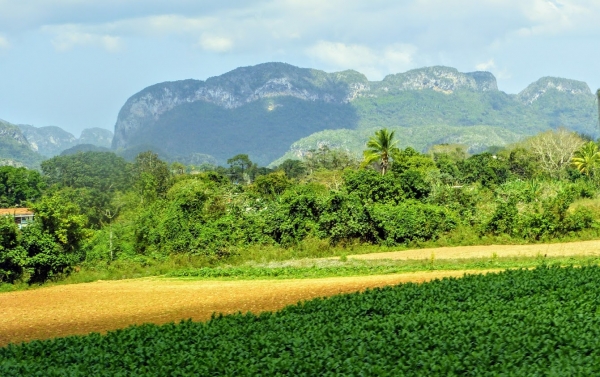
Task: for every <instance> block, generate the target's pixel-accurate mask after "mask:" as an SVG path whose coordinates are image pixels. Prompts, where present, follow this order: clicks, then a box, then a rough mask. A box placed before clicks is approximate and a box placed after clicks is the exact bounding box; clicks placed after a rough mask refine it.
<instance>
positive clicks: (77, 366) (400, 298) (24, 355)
mask: <svg viewBox="0 0 600 377" xmlns="http://www.w3.org/2000/svg"><path fill="white" fill-rule="evenodd" d="M599 308H600V268H598V267H596V266H586V267H582V268H574V267H569V268H558V267H539V268H536V269H534V270H511V271H505V272H503V273H500V274H488V275H467V276H465V277H463V278H460V279H453V278H447V279H443V280H436V281H432V282H429V283H425V284H420V285H419V284H402V285H399V286H395V287H387V288H381V289H374V290H368V291H366V292H363V293H355V294H346V295H339V296H334V297H331V298H328V299H316V300H311V301H308V302H302V303H299V304H297V305H294V306H289V307H287V308H285V309H283V310H281V311H279V312H276V313H265V314H261V315H253V314H237V315H228V316H215V317H213V319H211V320H210V321H208V322H206V323H194V322H191V321H185V322H182V323H180V324H168V325H164V326H155V325H143V326H137V327H130V328H127V329H124V330H119V331H114V332H110V333H108V334H106V335H99V334H92V335H89V336H83V337H69V338H62V339H54V340H49V341H34V342H31V343H28V344H23V345H10V346H8V347H5V348H1V349H0V375H2V376H21V375H44V376H59V375H60V376H62V375H70V376H78V375H93V376H119V375H144V376H146V375H147V376H164V375H170V376H188V375H189V376H197V375H202V376H216V375H219V376H243V375H253V376H260V375H263V376H267V375H268V376H272V375H294V376H303V375H304V376H310V375H394V376H398V375H415V376H416V375H423V376H431V375H444V376H451V375H474V376H475V375H476V376H482V375H483V376H485V375H490V376H492V375H598V374H599V373H600V313H599V311H598V310H599Z"/></svg>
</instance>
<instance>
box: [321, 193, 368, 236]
mask: <svg viewBox="0 0 600 377" xmlns="http://www.w3.org/2000/svg"><path fill="white" fill-rule="evenodd" d="M319 234H320V236H321V237H322V238H330V240H331V242H332V243H334V244H335V243H338V242H341V241H350V240H353V239H356V240H359V241H362V242H376V241H377V240H378V237H377V231H376V229H375V226H374V224H373V221H372V219H371V214H370V213H369V211H368V209H367V207H365V205H364V204H363V202H362V200H361V199H360V198H359V197H358V196H356V195H348V194H345V193H335V194H332V195H330V196H329V197H328V198H327V200H326V201H325V203H324V204H323V212H322V214H321V216H320V218H319Z"/></svg>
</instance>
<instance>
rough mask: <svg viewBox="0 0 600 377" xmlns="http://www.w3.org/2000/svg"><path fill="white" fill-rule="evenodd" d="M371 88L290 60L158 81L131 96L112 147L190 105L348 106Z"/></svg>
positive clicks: (353, 75) (352, 77)
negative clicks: (285, 102) (287, 100)
mask: <svg viewBox="0 0 600 377" xmlns="http://www.w3.org/2000/svg"><path fill="white" fill-rule="evenodd" d="M368 89H369V82H368V80H367V78H366V77H365V76H364V75H362V74H360V73H358V72H356V71H344V72H337V73H331V74H328V73H325V72H323V71H318V70H314V69H304V68H298V67H294V66H291V65H289V64H284V63H265V64H259V65H257V66H253V67H242V68H237V69H235V70H233V71H231V72H228V73H226V74H224V75H221V76H218V77H211V78H209V79H207V80H206V81H200V80H183V81H176V82H166V83H162V84H157V85H153V86H151V87H148V88H146V89H144V90H142V91H141V92H139V93H137V94H136V95H134V96H132V97H131V98H129V99H128V100H127V102H126V103H125V105H124V106H123V108H122V109H121V111H120V112H119V116H118V119H117V123H116V125H115V136H114V139H113V143H112V147H113V148H114V149H119V148H127V147H128V146H130V145H131V142H132V140H131V138H132V137H135V135H136V134H137V133H138V132H139V131H140V130H141V129H143V128H144V127H146V126H147V125H148V124H150V123H152V122H153V121H155V120H157V119H158V118H159V117H160V116H161V115H162V114H164V113H166V112H168V111H170V110H172V109H174V108H175V107H177V106H181V105H184V104H189V103H194V102H204V103H209V104H214V105H217V106H219V107H221V108H224V109H229V110H231V109H236V108H239V107H241V106H244V105H246V104H249V103H252V102H256V101H259V100H261V99H267V98H272V97H292V98H297V99H300V100H304V101H312V102H324V103H332V104H342V103H347V102H349V101H350V100H352V99H353V98H355V97H356V96H357V95H358V94H359V93H360V92H363V91H365V90H368Z"/></svg>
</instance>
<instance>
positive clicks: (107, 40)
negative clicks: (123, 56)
mask: <svg viewBox="0 0 600 377" xmlns="http://www.w3.org/2000/svg"><path fill="white" fill-rule="evenodd" d="M46 30H47V31H49V32H51V33H53V34H54V38H52V45H53V46H54V48H55V49H56V50H57V51H61V52H64V51H69V50H72V49H73V48H75V47H80V46H81V47H87V46H95V47H101V48H103V49H105V50H106V51H108V52H117V51H119V50H120V49H121V47H122V41H121V38H120V37H119V36H115V35H110V34H95V33H89V32H85V31H83V30H82V28H81V27H79V26H78V25H64V26H61V27H57V28H56V27H53V28H50V27H49V28H46Z"/></svg>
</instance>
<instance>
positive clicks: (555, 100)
mask: <svg viewBox="0 0 600 377" xmlns="http://www.w3.org/2000/svg"><path fill="white" fill-rule="evenodd" d="M594 101H595V97H594V95H593V94H592V92H591V91H590V89H589V87H588V86H587V84H585V83H583V82H579V81H574V80H568V79H562V78H553V77H545V78H542V79H540V80H538V81H536V82H535V83H533V84H531V85H529V86H528V87H527V88H526V89H524V90H523V91H522V92H521V93H519V94H516V95H511V94H506V93H504V92H502V91H499V90H498V87H497V84H496V79H495V77H494V76H493V75H492V74H491V73H489V72H470V73H461V72H459V71H457V70H456V69H454V68H449V67H427V68H421V69H415V70H411V71H408V72H405V73H400V74H395V75H389V76H387V77H385V78H384V79H383V80H382V81H368V80H367V78H366V77H365V76H364V75H363V74H361V73H359V72H356V71H344V72H336V73H326V72H323V71H319V70H314V69H305V68H298V67H294V66H291V65H289V64H283V63H265V64H259V65H257V66H253V67H243V68H238V69H235V70H233V71H231V72H228V73H225V74H223V75H221V76H217V77H212V78H209V79H207V80H206V81H200V80H183V81H175V82H165V83H161V84H156V85H153V86H150V87H148V88H146V89H144V90H142V91H141V92H139V93H137V94H135V95H133V96H132V97H131V98H129V99H128V100H127V102H126V103H125V105H124V106H123V107H122V108H121V111H120V112H119V115H118V118H117V122H116V125H115V136H114V138H113V143H112V148H113V149H114V150H121V151H126V150H137V149H139V147H140V146H149V147H150V148H151V149H158V150H161V151H164V153H165V154H166V155H169V156H171V157H173V158H177V159H181V160H189V159H193V158H192V157H191V156H203V157H202V158H203V159H206V158H208V159H210V158H214V159H215V160H216V161H217V162H218V163H221V164H224V163H225V161H226V159H227V158H229V157H232V156H234V155H236V154H238V153H248V154H249V155H250V158H251V159H252V160H253V161H256V162H258V163H260V164H263V165H266V164H269V163H272V162H273V161H275V160H277V159H278V158H280V157H281V156H283V155H285V156H286V157H300V156H301V155H302V154H303V153H305V152H306V151H307V150H309V149H312V148H316V147H318V146H319V145H323V144H327V145H330V146H341V147H344V148H347V149H348V150H350V151H353V152H356V153H358V152H359V151H360V150H362V149H363V147H364V143H365V142H366V140H367V139H368V136H369V135H370V134H372V133H373V131H374V130H376V129H378V128H382V127H388V128H391V129H395V130H397V135H398V136H399V138H400V140H401V143H402V144H403V145H412V146H414V147H417V148H418V149H425V148H427V147H428V146H430V145H432V144H436V143H443V142H447V143H456V142H459V143H464V144H467V145H469V147H470V150H471V151H472V152H477V151H481V150H484V149H485V148H487V147H489V146H492V145H504V144H507V143H511V142H514V141H516V140H519V139H520V138H522V137H523V136H526V135H530V134H533V133H537V132H540V131H543V130H547V129H551V128H557V127H559V126H565V127H568V128H570V129H573V130H575V131H578V132H581V133H585V134H588V135H591V136H593V137H597V136H600V134H599V133H598V127H597V122H598V121H597V116H596V105H595V102H594Z"/></svg>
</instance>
